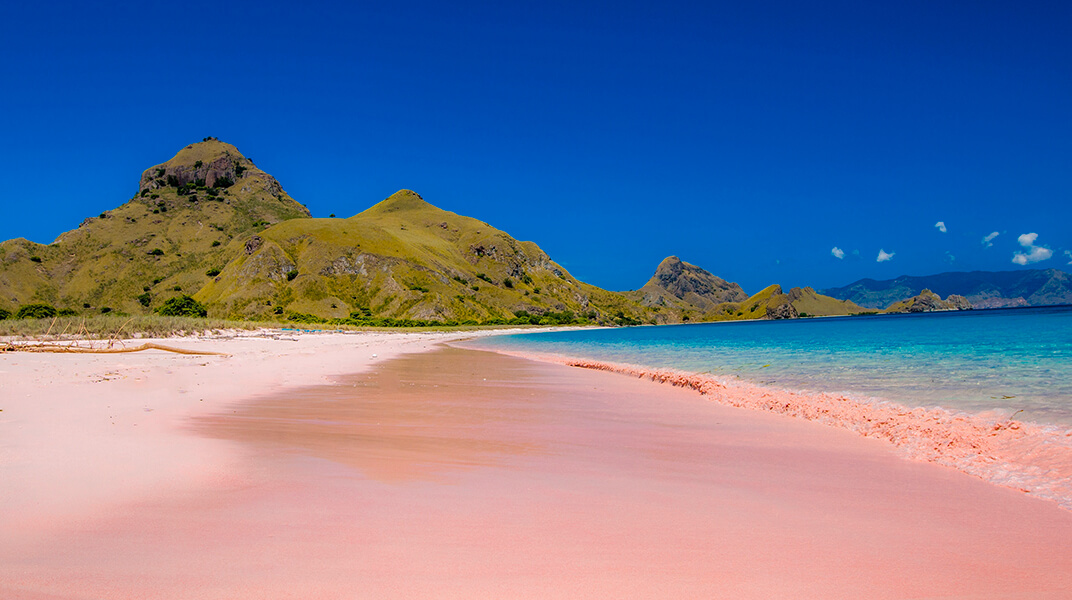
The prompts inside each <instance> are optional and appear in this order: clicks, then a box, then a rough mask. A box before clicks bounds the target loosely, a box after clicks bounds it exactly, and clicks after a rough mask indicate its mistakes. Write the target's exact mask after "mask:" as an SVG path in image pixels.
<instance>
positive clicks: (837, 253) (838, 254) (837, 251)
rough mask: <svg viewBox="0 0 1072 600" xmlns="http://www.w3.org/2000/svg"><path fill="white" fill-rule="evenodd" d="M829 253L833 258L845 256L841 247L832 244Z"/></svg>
mask: <svg viewBox="0 0 1072 600" xmlns="http://www.w3.org/2000/svg"><path fill="white" fill-rule="evenodd" d="M830 255H831V256H833V257H834V258H845V251H844V250H842V249H841V248H838V247H837V246H834V247H833V248H832V249H831V250H830Z"/></svg>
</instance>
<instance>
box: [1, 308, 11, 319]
mask: <svg viewBox="0 0 1072 600" xmlns="http://www.w3.org/2000/svg"><path fill="white" fill-rule="evenodd" d="M10 318H11V311H10V310H7V309H6V308H0V321H6V320H7V319H10Z"/></svg>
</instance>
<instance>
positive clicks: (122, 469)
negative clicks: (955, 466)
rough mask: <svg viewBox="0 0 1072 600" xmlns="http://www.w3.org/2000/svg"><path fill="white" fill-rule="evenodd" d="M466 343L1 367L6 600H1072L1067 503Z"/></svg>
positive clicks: (424, 341) (1, 572) (876, 444)
mask: <svg viewBox="0 0 1072 600" xmlns="http://www.w3.org/2000/svg"><path fill="white" fill-rule="evenodd" d="M452 337H454V338H456V337H458V336H449V335H446V336H445V335H441V334H362V335H335V334H320V335H303V336H298V337H296V341H287V340H275V339H261V338H241V339H224V340H219V339H217V340H189V339H186V340H172V341H170V342H169V343H171V344H173V345H178V346H183V347H189V348H201V349H207V350H215V351H223V352H228V353H231V354H232V356H230V357H215V356H211V357H210V356H204V357H201V356H181V355H174V354H166V353H163V352H158V351H150V352H147V353H140V354H128V355H118V356H108V355H28V354H8V355H3V356H0V410H2V411H3V412H0V482H2V485H0V598H384V597H388V598H390V597H402V598H415V597H437V598H474V597H489V598H607V597H616V598H664V597H704V598H772V597H783V598H860V597H868V598H1067V597H1070V595H1072V512H1068V511H1065V510H1062V509H1060V508H1058V507H1057V506H1056V505H1055V504H1054V503H1051V502H1045V501H1041V500H1037V499H1034V498H1030V497H1027V496H1025V495H1023V494H1021V493H1018V492H1015V491H1012V490H1009V489H1007V488H1001V487H997V486H993V485H990V484H987V483H985V482H982V481H980V480H978V479H974V478H972V477H969V476H967V475H964V474H962V473H959V472H956V471H954V470H952V469H948V468H944V467H940V466H936V465H933V464H925V463H919V462H912V461H907V460H904V459H903V458H901V457H899V456H898V455H897V454H896V452H895V451H894V449H893V448H892V447H891V446H889V445H888V444H885V443H883V442H880V441H877V440H869V439H862V438H860V437H858V436H856V435H854V434H852V433H849V432H846V431H842V430H838V429H833V428H828V427H823V426H821V425H817V424H814V423H808V422H803V421H800V420H797V419H792V418H789V417H785V416H779V415H771V414H764V413H759V412H756V411H749V410H744V409H738V408H729V407H725V406H721V405H718V404H715V403H712V402H710V401H708V400H706V399H704V398H703V397H702V396H700V395H699V394H697V393H695V392H692V391H689V390H684V389H680V388H674V387H670V386H667V385H660V384H657V383H653V382H649V381H641V380H637V379H633V378H629V377H626V376H622V375H617V374H613V373H605V372H597V371H588V370H581V369H573V368H568V367H564V366H561V365H553V364H544V363H538V362H532V361H528V360H524V359H519V358H515V357H507V356H501V355H495V354H491V353H485V352H479V351H474V350H463V349H457V348H440V347H439V346H437V344H436V342H439V341H443V340H446V339H452ZM426 350H430V351H427V352H426ZM374 354H375V355H376V357H375V358H373V355H374Z"/></svg>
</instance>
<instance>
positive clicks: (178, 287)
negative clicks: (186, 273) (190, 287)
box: [171, 285, 182, 292]
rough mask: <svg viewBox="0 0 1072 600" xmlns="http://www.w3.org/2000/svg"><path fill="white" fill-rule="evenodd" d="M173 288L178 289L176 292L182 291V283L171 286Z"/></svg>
mask: <svg viewBox="0 0 1072 600" xmlns="http://www.w3.org/2000/svg"><path fill="white" fill-rule="evenodd" d="M171 289H172V290H173V291H176V292H181V291H182V286H181V285H177V286H175V287H173V288H171Z"/></svg>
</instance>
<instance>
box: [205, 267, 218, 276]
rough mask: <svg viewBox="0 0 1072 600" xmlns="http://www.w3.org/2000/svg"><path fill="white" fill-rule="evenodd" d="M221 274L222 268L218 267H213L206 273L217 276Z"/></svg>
mask: <svg viewBox="0 0 1072 600" xmlns="http://www.w3.org/2000/svg"><path fill="white" fill-rule="evenodd" d="M219 274H220V270H219V269H217V268H211V269H209V270H207V271H205V275H208V276H209V277H215V276H217V275H219Z"/></svg>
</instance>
